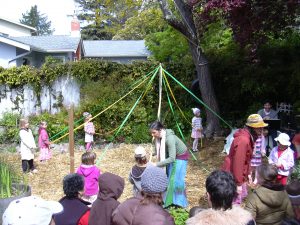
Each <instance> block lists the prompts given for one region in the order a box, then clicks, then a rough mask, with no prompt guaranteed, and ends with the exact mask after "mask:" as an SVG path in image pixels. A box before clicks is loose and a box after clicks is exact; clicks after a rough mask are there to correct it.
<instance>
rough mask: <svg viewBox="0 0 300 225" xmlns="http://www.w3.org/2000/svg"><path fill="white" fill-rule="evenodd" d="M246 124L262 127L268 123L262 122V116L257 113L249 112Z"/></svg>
mask: <svg viewBox="0 0 300 225" xmlns="http://www.w3.org/2000/svg"><path fill="white" fill-rule="evenodd" d="M246 126H248V127H252V128H262V127H266V126H268V124H267V123H265V122H264V120H263V118H262V117H261V116H260V115H259V114H251V115H250V116H248V118H247V123H246Z"/></svg>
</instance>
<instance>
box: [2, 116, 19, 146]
mask: <svg viewBox="0 0 300 225" xmlns="http://www.w3.org/2000/svg"><path fill="white" fill-rule="evenodd" d="M19 120H20V115H19V114H16V113H15V114H14V113H8V112H7V113H4V114H2V118H1V119H0V125H1V127H2V128H3V130H2V131H1V132H0V143H1V144H3V143H11V142H18V141H19V125H18V124H19Z"/></svg>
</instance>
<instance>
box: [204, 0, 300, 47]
mask: <svg viewBox="0 0 300 225" xmlns="http://www.w3.org/2000/svg"><path fill="white" fill-rule="evenodd" d="M220 10H221V13H220V14H221V16H222V17H223V18H225V19H226V21H227V24H228V26H229V27H230V28H231V29H232V31H233V35H234V38H235V40H236V41H237V42H238V43H240V44H241V46H247V45H250V46H251V47H252V50H256V49H257V47H258V46H260V45H261V44H263V43H266V41H268V40H270V37H271V38H273V37H275V38H278V37H282V36H283V35H285V32H286V31H290V30H291V28H293V26H295V25H296V23H297V18H298V16H299V12H300V4H299V1H297V0H292V1H285V0H278V1H273V2H272V3H270V2H268V1H256V0H252V1H245V0H234V1H227V0H209V1H206V4H205V5H204V9H203V10H202V11H199V14H200V15H201V16H200V18H202V19H204V21H205V20H207V18H208V17H211V16H212V15H213V17H215V14H214V13H213V12H215V11H218V12H220Z"/></svg>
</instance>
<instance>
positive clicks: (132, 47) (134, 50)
mask: <svg viewBox="0 0 300 225" xmlns="http://www.w3.org/2000/svg"><path fill="white" fill-rule="evenodd" d="M83 54H84V57H147V56H149V55H150V52H149V51H148V49H147V48H146V46H145V41H144V40H137V41H133V40H122V41H119V40H99V41H83Z"/></svg>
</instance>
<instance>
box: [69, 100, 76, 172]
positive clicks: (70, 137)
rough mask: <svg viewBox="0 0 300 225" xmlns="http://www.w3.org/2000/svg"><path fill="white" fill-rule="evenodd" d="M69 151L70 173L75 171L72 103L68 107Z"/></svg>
mask: <svg viewBox="0 0 300 225" xmlns="http://www.w3.org/2000/svg"><path fill="white" fill-rule="evenodd" d="M68 113H69V152H70V173H74V172H75V168H74V105H73V104H71V106H70V108H69V111H68Z"/></svg>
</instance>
